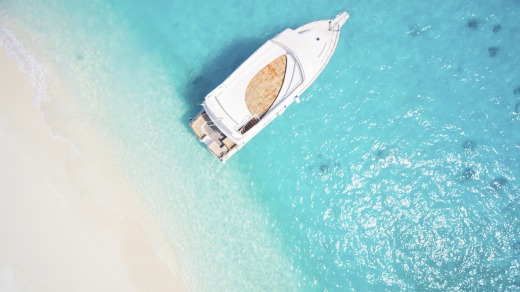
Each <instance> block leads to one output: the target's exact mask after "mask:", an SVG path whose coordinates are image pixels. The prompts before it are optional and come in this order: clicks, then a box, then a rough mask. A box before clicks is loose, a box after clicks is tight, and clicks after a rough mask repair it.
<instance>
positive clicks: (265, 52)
mask: <svg viewBox="0 0 520 292" xmlns="http://www.w3.org/2000/svg"><path fill="white" fill-rule="evenodd" d="M348 17H349V15H348V14H347V13H346V12H343V13H341V14H339V15H338V16H336V18H334V19H330V20H321V21H315V22H311V23H308V24H305V25H303V26H300V27H299V28H297V29H295V30H293V29H286V30H284V31H282V32H281V33H280V34H278V35H277V36H275V37H274V38H273V39H271V40H269V41H267V43H265V44H264V45H262V46H261V47H260V48H259V49H258V50H257V51H256V52H254V53H253V55H251V56H250V57H249V58H248V59H247V60H246V61H245V62H244V63H242V65H240V66H239V67H238V69H236V70H235V71H234V72H233V73H232V74H231V75H230V76H229V77H228V78H227V79H226V80H225V81H224V82H223V83H222V84H220V85H219V86H218V87H217V88H215V89H214V90H213V91H211V92H210V93H209V94H208V95H207V96H206V98H205V100H204V102H203V103H202V110H201V112H200V113H199V114H198V115H197V116H196V117H195V118H192V119H191V122H190V126H191V128H192V129H193V131H194V132H195V134H196V135H197V137H198V138H199V140H200V141H201V142H203V143H204V144H205V145H206V146H207V147H208V149H209V150H210V151H211V152H212V153H213V154H214V155H215V156H216V157H218V158H219V159H220V160H221V161H222V162H225V161H226V160H227V159H229V157H231V156H232V155H233V154H235V153H236V152H237V151H238V150H239V149H240V148H242V147H243V146H244V145H245V144H246V143H247V142H248V141H249V140H251V139H252V138H253V137H254V136H255V135H256V134H258V133H259V132H260V131H261V130H262V129H263V128H264V127H265V126H267V124H269V123H270V122H271V121H272V120H273V119H274V118H276V117H277V116H279V115H281V114H282V113H283V112H284V111H285V109H286V108H287V107H288V106H289V105H290V104H291V103H293V102H294V101H296V102H299V96H300V95H301V94H302V93H303V91H305V89H307V88H308V87H309V86H310V85H311V84H312V82H314V80H315V79H316V78H317V77H318V75H319V74H320V73H321V72H322V71H323V69H324V68H325V66H326V65H327V63H328V62H329V60H330V58H331V57H332V54H333V53H334V51H335V49H336V46H337V44H338V39H339V35H340V30H341V27H342V26H343V24H344V23H345V22H346V21H347V19H348Z"/></svg>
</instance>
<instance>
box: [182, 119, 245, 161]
mask: <svg viewBox="0 0 520 292" xmlns="http://www.w3.org/2000/svg"><path fill="white" fill-rule="evenodd" d="M190 120H191V121H190V127H191V129H192V130H193V132H194V133H195V135H197V137H198V138H199V141H200V142H202V143H204V144H205V145H206V147H207V148H208V150H209V151H210V152H211V153H213V155H215V156H216V157H217V158H218V159H220V161H222V162H225V161H226V160H227V159H228V158H229V157H231V155H233V154H234V153H235V152H236V151H237V150H238V148H237V145H236V143H235V142H234V141H233V140H232V139H230V138H229V137H226V135H224V134H223V133H222V131H220V130H219V128H218V127H217V126H216V125H215V124H214V123H213V121H212V120H211V118H210V117H209V115H208V114H207V113H206V112H205V111H204V110H203V111H201V112H200V113H199V114H198V115H197V116H196V117H195V118H192V119H190Z"/></svg>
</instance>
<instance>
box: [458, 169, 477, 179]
mask: <svg viewBox="0 0 520 292" xmlns="http://www.w3.org/2000/svg"><path fill="white" fill-rule="evenodd" d="M476 174H477V172H476V171H475V170H474V169H473V168H471V167H468V168H466V169H464V171H463V172H462V178H463V179H464V180H470V179H474V178H475V175H476Z"/></svg>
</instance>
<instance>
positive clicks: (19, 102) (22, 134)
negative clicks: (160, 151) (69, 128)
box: [0, 46, 186, 291]
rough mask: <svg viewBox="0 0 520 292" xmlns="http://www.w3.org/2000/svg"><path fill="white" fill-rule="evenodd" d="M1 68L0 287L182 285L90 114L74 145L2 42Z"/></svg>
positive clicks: (165, 288)
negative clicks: (38, 102)
mask: <svg viewBox="0 0 520 292" xmlns="http://www.w3.org/2000/svg"><path fill="white" fill-rule="evenodd" d="M0 64H2V66H1V68H0V161H2V163H1V164H0V185H1V186H2V187H1V188H2V192H1V193H2V195H0V204H1V207H0V208H1V210H0V290H5V289H7V290H12V289H15V290H16V289H20V290H38V291H67V290H68V291H180V290H186V285H185V281H184V280H183V277H182V271H181V267H180V264H179V260H178V259H177V258H176V255H175V252H174V251H173V249H172V247H171V245H170V244H169V243H168V242H167V240H166V238H165V236H164V235H163V233H162V231H161V230H160V227H159V226H158V223H157V222H156V220H155V218H154V217H153V215H152V214H151V211H150V210H149V209H148V206H146V204H145V202H143V201H142V199H141V198H140V197H139V194H138V193H137V192H136V191H135V189H133V187H132V186H131V184H130V183H129V182H128V181H127V179H126V177H125V176H124V174H123V172H122V170H121V169H120V167H119V166H118V165H116V162H114V161H113V159H111V157H113V156H112V155H110V151H111V150H110V149H109V147H108V146H107V143H106V141H104V140H103V138H102V137H101V136H100V135H99V134H98V133H97V132H96V131H95V129H93V127H92V125H91V124H88V120H87V124H88V125H87V126H84V125H83V124H82V126H83V127H82V128H81V130H85V128H86V129H87V131H86V134H85V135H86V137H82V139H81V141H79V143H80V144H79V148H80V149H81V151H79V152H78V151H76V149H74V148H73V146H72V145H71V144H70V143H68V141H66V140H65V139H60V138H58V137H56V136H55V135H54V134H53V133H52V130H51V128H50V127H49V126H48V125H47V123H46V117H44V113H43V112H42V111H41V110H39V109H38V108H37V106H35V105H34V103H33V100H32V98H33V96H35V95H36V92H35V88H33V87H32V84H31V82H30V80H29V79H30V76H28V75H29V74H27V73H24V72H22V71H20V69H19V64H18V63H17V62H16V61H15V59H14V58H13V57H12V56H9V55H8V53H7V52H6V51H5V48H4V47H1V46H0ZM52 81H53V82H52V83H49V84H53V87H54V84H56V83H58V84H59V83H60V80H52ZM51 91H52V93H48V94H49V95H52V94H54V93H55V92H56V89H55V88H54V89H53V88H51ZM51 97H52V96H51ZM42 106H45V105H42ZM53 122H55V121H54V120H53ZM60 122H61V123H67V122H68V121H60ZM75 122H76V123H78V121H75ZM82 122H85V121H82ZM51 125H52V126H54V124H51ZM59 126H60V125H58V127H59ZM84 127H85V128H84ZM74 142H77V141H74ZM86 143H88V144H86Z"/></svg>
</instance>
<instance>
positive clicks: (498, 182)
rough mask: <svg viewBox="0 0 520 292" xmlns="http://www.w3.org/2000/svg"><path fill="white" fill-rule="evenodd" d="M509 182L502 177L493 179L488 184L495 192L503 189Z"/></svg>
mask: <svg viewBox="0 0 520 292" xmlns="http://www.w3.org/2000/svg"><path fill="white" fill-rule="evenodd" d="M508 182H509V181H508V180H507V178H505V177H503V176H499V177H495V178H494V179H493V180H492V181H491V182H490V183H489V184H490V185H491V187H492V188H494V189H495V190H498V189H501V188H503V187H504V186H505V185H507V183H508Z"/></svg>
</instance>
